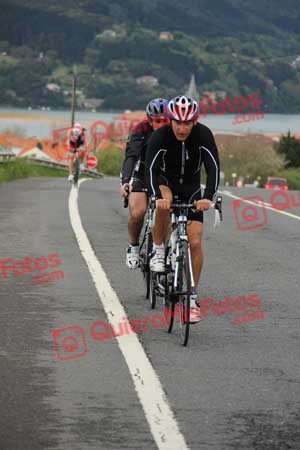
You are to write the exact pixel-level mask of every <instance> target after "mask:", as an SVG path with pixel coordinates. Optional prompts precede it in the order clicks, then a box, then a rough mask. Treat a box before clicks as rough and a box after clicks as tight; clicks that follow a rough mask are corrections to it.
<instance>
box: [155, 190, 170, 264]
mask: <svg viewBox="0 0 300 450" xmlns="http://www.w3.org/2000/svg"><path fill="white" fill-rule="evenodd" d="M159 188H160V191H161V194H162V197H163V198H164V199H168V200H169V201H170V203H172V199H173V193H172V191H171V189H170V187H169V186H167V185H164V184H160V185H159ZM170 224H171V219H170V211H161V210H155V219H154V225H153V227H152V236H153V256H152V258H151V261H150V269H151V270H152V271H153V272H164V271H165V242H166V240H167V237H168V234H169V231H170Z"/></svg>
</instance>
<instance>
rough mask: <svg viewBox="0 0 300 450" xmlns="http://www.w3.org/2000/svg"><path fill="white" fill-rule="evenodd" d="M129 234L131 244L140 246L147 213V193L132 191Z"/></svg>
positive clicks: (130, 196)
mask: <svg viewBox="0 0 300 450" xmlns="http://www.w3.org/2000/svg"><path fill="white" fill-rule="evenodd" d="M128 204H129V216H128V234H129V239H130V243H131V244H132V245H138V243H139V238H140V233H141V229H142V227H143V223H144V216H145V214H146V211H147V195H146V193H145V192H137V191H131V193H130V195H129V201H128Z"/></svg>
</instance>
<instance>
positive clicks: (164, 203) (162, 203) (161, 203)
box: [155, 198, 171, 211]
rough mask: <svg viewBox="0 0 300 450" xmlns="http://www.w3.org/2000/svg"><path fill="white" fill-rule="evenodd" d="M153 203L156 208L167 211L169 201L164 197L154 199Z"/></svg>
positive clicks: (169, 204) (169, 205)
mask: <svg viewBox="0 0 300 450" xmlns="http://www.w3.org/2000/svg"><path fill="white" fill-rule="evenodd" d="M155 205H156V208H157V209H160V210H164V211H168V210H169V209H170V207H171V202H170V200H167V199H166V198H160V199H159V200H156V204H155Z"/></svg>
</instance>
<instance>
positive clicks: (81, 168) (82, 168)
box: [79, 163, 85, 172]
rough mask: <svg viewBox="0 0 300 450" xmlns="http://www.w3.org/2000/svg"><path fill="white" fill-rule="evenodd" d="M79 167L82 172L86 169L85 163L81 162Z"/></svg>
mask: <svg viewBox="0 0 300 450" xmlns="http://www.w3.org/2000/svg"><path fill="white" fill-rule="evenodd" d="M79 169H80V172H84V171H85V166H84V164H82V163H81V164H80V166H79Z"/></svg>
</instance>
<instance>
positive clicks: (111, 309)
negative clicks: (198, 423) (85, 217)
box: [69, 179, 188, 450]
mask: <svg viewBox="0 0 300 450" xmlns="http://www.w3.org/2000/svg"><path fill="white" fill-rule="evenodd" d="M84 181H87V180H86V179H82V180H79V186H78V189H76V188H74V187H72V189H71V192H70V196H69V215H70V221H71V225H72V228H73V231H74V233H75V236H76V239H77V241H78V246H79V249H80V251H81V254H82V256H83V258H84V260H85V262H86V264H87V266H88V269H89V271H90V274H91V277H92V279H93V282H94V284H95V287H96V291H97V293H98V296H99V300H100V302H101V304H102V306H103V308H104V311H105V312H106V315H107V319H108V322H109V323H110V324H112V325H113V323H116V322H121V321H122V318H124V317H126V318H127V316H126V312H125V310H124V308H123V306H122V304H121V303H120V301H119V299H118V297H117V294H116V292H115V291H114V290H113V288H112V287H111V285H110V283H109V280H108V278H107V276H106V274H105V272H104V270H103V268H102V266H101V264H100V261H99V260H98V259H97V257H96V255H95V253H94V250H93V249H92V247H91V244H90V242H89V240H88V237H87V235H86V232H85V230H84V228H83V226H82V222H81V218H80V214H79V210H78V203H77V200H78V190H79V187H80V185H81V183H83V182H84ZM116 340H117V343H118V345H119V348H120V351H121V352H122V354H123V357H124V359H125V362H126V364H127V366H128V369H129V373H130V375H131V378H132V381H133V384H134V387H135V390H136V392H137V395H138V398H139V400H140V402H141V404H142V407H143V410H144V412H145V416H146V419H147V421H148V424H149V427H150V431H151V433H152V435H153V438H154V440H155V442H156V445H157V447H158V449H159V450H174V449H176V450H188V446H187V443H186V441H185V438H184V436H183V435H182V433H181V432H180V430H179V427H178V424H177V422H176V419H175V417H174V413H173V411H172V410H171V408H170V406H169V403H168V400H167V397H166V394H165V393H164V391H163V388H162V385H161V383H160V380H159V378H158V375H157V374H156V372H155V370H154V368H153V366H152V364H151V362H150V360H149V358H148V357H147V355H146V353H145V351H144V349H143V346H142V345H141V343H140V341H139V339H138V338H137V336H136V334H134V333H132V334H128V335H123V336H117V337H116Z"/></svg>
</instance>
